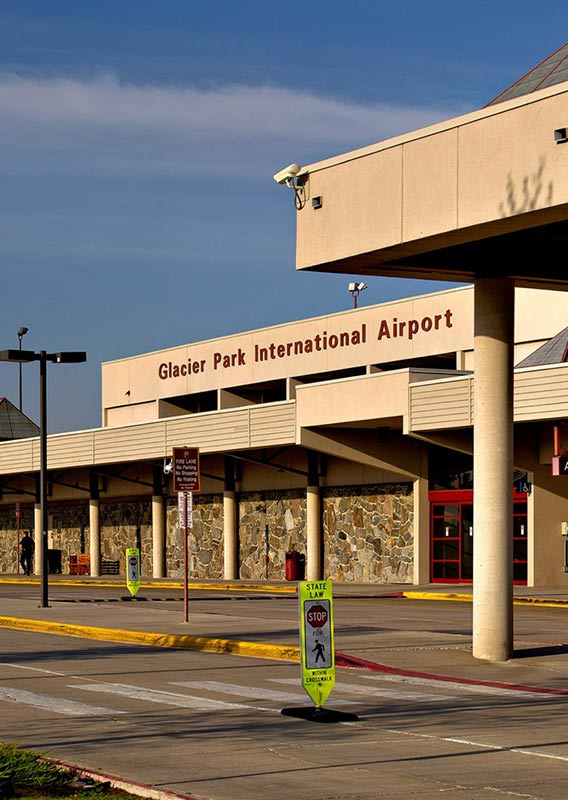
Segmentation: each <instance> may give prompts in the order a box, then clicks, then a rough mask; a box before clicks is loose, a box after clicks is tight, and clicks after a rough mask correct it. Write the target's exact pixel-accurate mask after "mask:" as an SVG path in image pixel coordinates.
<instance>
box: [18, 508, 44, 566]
mask: <svg viewBox="0 0 568 800" xmlns="http://www.w3.org/2000/svg"><path fill="white" fill-rule="evenodd" d="M42 528H43V525H42V518H41V504H40V503H36V504H35V505H34V543H35V552H34V565H33V573H34V575H41V574H42V573H41V571H42V567H43V547H42V544H41V543H42ZM18 558H19V552H18Z"/></svg>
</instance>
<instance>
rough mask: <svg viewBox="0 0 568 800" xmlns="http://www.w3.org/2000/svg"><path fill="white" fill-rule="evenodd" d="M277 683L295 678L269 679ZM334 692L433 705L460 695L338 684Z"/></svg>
mask: <svg viewBox="0 0 568 800" xmlns="http://www.w3.org/2000/svg"><path fill="white" fill-rule="evenodd" d="M269 680H271V681H274V682H275V683H294V682H295V679H294V678H269ZM333 691H334V692H343V693H345V692H348V693H350V694H357V695H365V696H366V697H386V698H388V699H390V700H406V701H408V702H409V703H432V702H437V701H439V700H457V699H458V695H444V694H426V693H421V694H418V693H417V692H395V691H393V690H392V689H380V688H379V687H376V686H368V687H367V686H359V685H357V684H354V683H341V682H337V683H336V684H335V686H334V687H333Z"/></svg>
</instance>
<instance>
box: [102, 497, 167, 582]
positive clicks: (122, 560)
mask: <svg viewBox="0 0 568 800" xmlns="http://www.w3.org/2000/svg"><path fill="white" fill-rule="evenodd" d="M87 513H88V506H87ZM100 524H101V560H102V561H118V562H119V565H120V566H119V569H120V574H121V575H126V549H127V548H128V547H137V548H138V549H139V550H140V575H141V576H145V575H151V574H152V504H151V502H150V500H125V501H119V502H117V503H112V502H109V503H107V502H104V501H101V506H100ZM87 550H89V542H88V541H87Z"/></svg>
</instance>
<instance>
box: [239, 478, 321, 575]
mask: <svg viewBox="0 0 568 800" xmlns="http://www.w3.org/2000/svg"><path fill="white" fill-rule="evenodd" d="M287 550H298V551H299V552H301V553H304V555H305V553H306V493H305V491H303V490H294V491H289V492H262V493H261V492H250V493H243V494H242V495H241V496H240V501H239V553H240V577H241V578H243V579H245V580H265V579H267V580H270V579H272V580H282V579H283V578H284V577H285V572H286V551H287Z"/></svg>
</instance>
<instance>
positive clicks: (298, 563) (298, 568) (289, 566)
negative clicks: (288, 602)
mask: <svg viewBox="0 0 568 800" xmlns="http://www.w3.org/2000/svg"><path fill="white" fill-rule="evenodd" d="M305 561H306V559H305V556H304V555H302V553H298V552H297V551H296V550H288V551H287V552H286V580H287V581H301V580H302V572H303V569H302V567H303V564H305Z"/></svg>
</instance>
